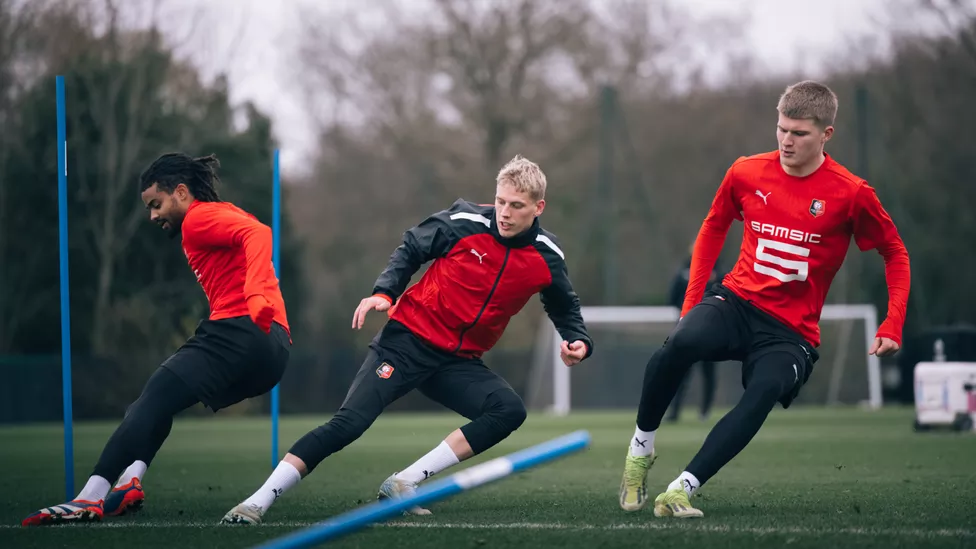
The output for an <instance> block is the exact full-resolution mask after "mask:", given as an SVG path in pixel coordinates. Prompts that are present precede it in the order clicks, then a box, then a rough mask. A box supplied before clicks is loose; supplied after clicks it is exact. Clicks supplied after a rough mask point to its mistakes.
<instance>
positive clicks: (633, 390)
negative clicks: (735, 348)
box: [527, 305, 882, 415]
mask: <svg viewBox="0 0 976 549" xmlns="http://www.w3.org/2000/svg"><path fill="white" fill-rule="evenodd" d="M582 314H583V320H584V321H585V322H586V325H587V329H588V330H589V331H590V335H591V336H592V337H593V339H594V346H595V348H596V352H595V353H594V355H593V356H591V357H590V359H588V360H587V361H586V362H584V363H582V364H580V365H579V366H577V367H574V368H567V367H566V366H564V365H563V363H562V361H561V360H560V359H559V344H560V342H561V341H562V338H561V337H560V336H559V335H558V333H556V331H555V329H554V328H553V326H552V323H551V322H549V320H548V319H545V320H544V321H543V322H542V324H541V326H542V328H541V329H540V331H539V335H538V337H537V340H536V347H535V356H534V359H533V365H532V371H531V373H530V375H529V380H528V391H527V393H528V394H527V396H528V398H527V400H528V404H529V406H530V407H531V408H533V409H535V410H545V411H548V412H551V413H554V414H556V415H566V414H568V413H569V412H570V411H571V410H579V409H590V410H595V409H617V408H623V409H636V407H637V404H638V402H639V401H640V393H641V382H642V379H643V376H644V367H645V365H646V363H647V360H648V359H649V358H650V356H651V354H653V353H654V351H655V350H656V349H657V348H658V347H660V346H661V344H662V343H663V342H664V340H665V338H666V337H667V336H668V334H669V333H670V332H671V330H672V329H673V328H674V325H675V323H676V322H677V320H678V314H679V311H678V310H677V309H675V308H674V307H583V308H582ZM820 329H821V346H820V347H819V348H818V351H819V352H820V360H819V361H818V362H817V364H816V366H815V367H814V370H813V374H812V375H811V377H810V379H809V381H808V382H807V384H806V385H805V386H804V388H803V391H802V392H801V393H800V396H799V398H798V399H797V400H796V401H795V402H796V404H813V405H821V406H823V405H839V404H866V405H867V406H869V407H870V408H873V409H876V408H880V407H881V405H882V396H881V364H880V361H879V360H878V357H876V356H869V355H868V350H869V349H870V346H871V344H872V343H873V341H874V337H875V333H876V332H877V329H878V313H877V310H876V309H875V307H874V306H873V305H825V306H824V308H823V313H822V314H821V322H820ZM716 373H717V376H716V377H717V389H716V394H715V405H716V406H732V405H733V404H734V403H735V402H736V401H737V400H738V397H739V396H740V395H741V393H742V382H741V366H740V365H739V363H737V362H727V363H720V364H718V365H717V367H716ZM699 375H700V374H699V373H698V372H697V367H693V368H692V372H691V375H690V376H689V379H688V380H687V381H686V383H687V387H686V390H685V397H684V401H683V406H688V407H691V406H695V405H697V402H698V400H699V395H700V390H701V389H700V383H699V378H698V376H699Z"/></svg>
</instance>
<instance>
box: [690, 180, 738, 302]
mask: <svg viewBox="0 0 976 549" xmlns="http://www.w3.org/2000/svg"><path fill="white" fill-rule="evenodd" d="M734 170H735V165H733V166H732V167H731V168H729V170H728V171H727V172H726V173H725V178H724V179H722V184H721V185H719V188H718V192H716V193H715V198H714V199H713V200H712V206H711V208H709V210H708V215H707V216H705V221H704V222H702V226H701V229H699V231H698V238H696V239H695V247H694V249H693V250H692V252H691V269H690V270H689V274H688V289H687V290H685V301H684V304H683V305H682V307H681V316H682V317H684V316H685V315H686V314H688V311H690V310H691V308H692V307H694V306H695V305H697V304H698V302H699V301H701V300H702V296H704V295H705V287H706V286H707V285H708V280H709V279H710V278H711V276H712V270H713V269H714V268H715V263H716V262H717V261H718V256H719V255H720V254H721V253H722V246H724V245H725V237H726V236H727V235H728V234H729V227H731V226H732V221H733V220H735V219H738V220H740V221H741V220H742V213H741V212H742V208H741V207H740V206H739V204H738V203H737V201H736V198H735V196H734V194H733V192H732V186H733V182H734V175H733V171H734Z"/></svg>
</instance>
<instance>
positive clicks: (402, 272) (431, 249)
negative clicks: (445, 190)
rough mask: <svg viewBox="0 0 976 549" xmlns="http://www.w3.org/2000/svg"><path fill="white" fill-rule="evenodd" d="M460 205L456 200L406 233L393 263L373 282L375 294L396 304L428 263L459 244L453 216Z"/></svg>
mask: <svg viewBox="0 0 976 549" xmlns="http://www.w3.org/2000/svg"><path fill="white" fill-rule="evenodd" d="M460 204H461V201H458V202H455V203H454V206H452V207H451V208H450V209H447V210H443V211H440V212H437V213H436V214H434V215H432V216H430V217H428V218H427V219H425V220H423V221H422V222H421V223H420V224H419V225H417V226H416V227H412V228H410V229H408V230H407V231H406V232H405V233H403V243H402V244H400V245H399V246H398V247H397V248H396V249H395V250H393V254H391V255H390V261H389V263H388V264H387V265H386V268H385V269H383V272H382V273H380V276H379V277H378V278H377V279H376V282H375V283H374V284H373V295H374V296H383V297H385V298H386V299H387V300H388V301H389V302H390V304H391V305H392V304H393V303H395V302H396V300H397V299H399V298H400V296H401V295H402V294H403V292H404V291H406V289H407V284H409V283H410V278H411V277H413V275H414V274H416V272H417V271H418V270H420V267H421V266H423V264H424V263H427V262H428V261H431V260H433V259H437V258H439V257H444V256H445V255H447V252H449V251H450V250H451V248H452V247H453V246H454V244H456V243H457V238H456V236H455V232H454V230H453V229H452V226H451V215H452V214H454V213H458V211H460Z"/></svg>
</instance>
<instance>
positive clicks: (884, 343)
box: [868, 337, 901, 357]
mask: <svg viewBox="0 0 976 549" xmlns="http://www.w3.org/2000/svg"><path fill="white" fill-rule="evenodd" d="M898 349H901V346H900V345H898V344H897V343H895V341H894V340H893V339H888V338H887V337H876V338H874V343H873V344H872V345H871V350H870V351H868V354H869V355H877V356H879V357H882V356H891V355H893V354H895V353H897V352H898Z"/></svg>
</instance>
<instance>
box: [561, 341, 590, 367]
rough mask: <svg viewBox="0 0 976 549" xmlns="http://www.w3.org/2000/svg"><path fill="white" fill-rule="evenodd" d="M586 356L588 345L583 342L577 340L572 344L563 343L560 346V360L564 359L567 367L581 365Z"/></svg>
mask: <svg viewBox="0 0 976 549" xmlns="http://www.w3.org/2000/svg"><path fill="white" fill-rule="evenodd" d="M585 356H586V343H583V342H582V341H579V340H577V341H574V342H572V343H568V342H566V341H563V343H562V345H560V346H559V358H561V359H563V364H565V365H566V366H572V365H574V364H579V363H580V362H581V361H582V360H583V358H584V357H585Z"/></svg>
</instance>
